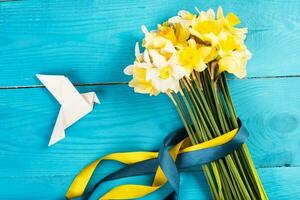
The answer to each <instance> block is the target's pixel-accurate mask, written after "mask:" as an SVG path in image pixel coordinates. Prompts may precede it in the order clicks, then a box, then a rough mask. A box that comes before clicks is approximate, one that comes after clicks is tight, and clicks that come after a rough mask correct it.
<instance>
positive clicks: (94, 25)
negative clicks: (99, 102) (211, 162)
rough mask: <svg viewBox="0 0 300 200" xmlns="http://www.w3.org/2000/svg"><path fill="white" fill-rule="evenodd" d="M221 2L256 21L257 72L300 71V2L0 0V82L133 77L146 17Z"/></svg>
mask: <svg viewBox="0 0 300 200" xmlns="http://www.w3.org/2000/svg"><path fill="white" fill-rule="evenodd" d="M219 5H222V6H223V7H224V10H225V11H226V12H228V11H233V12H235V13H237V14H238V15H239V16H240V18H241V20H242V22H243V24H242V25H243V26H248V27H249V30H250V33H249V38H248V41H247V44H248V46H249V48H250V50H251V51H252V52H253V59H252V60H251V62H250V63H249V65H248V72H249V76H250V77H252V76H277V75H280V76H282V75H297V74H300V68H299V67H298V65H299V58H300V56H299V55H300V54H299V51H298V50H297V49H298V46H299V45H300V34H299V24H298V23H297V22H298V21H299V19H300V16H299V15H298V14H299V12H300V2H299V1H294V0H289V1H283V0H273V1H260V0H254V1H243V2H241V1H237V0H234V1H221V0H216V1H198V0H184V1H173V0H153V1H142V0H126V1H116V0H115V1H112V0H98V1H92V2H90V1H75V2H74V1H15V2H2V3H1V4H0V27H1V31H0V39H1V40H0V45H1V49H0V57H1V59H0V68H1V73H0V86H2V87H3V86H15V85H35V84H40V83H39V82H38V81H37V80H36V78H35V77H34V74H36V73H51V74H65V75H67V76H68V77H70V79H71V80H72V81H73V82H77V83H87V82H107V81H126V80H128V77H125V76H124V75H123V73H122V69H123V68H124V67H125V66H126V65H128V64H130V63H131V62H132V60H133V52H134V51H133V49H134V43H135V42H136V41H140V40H141V39H142V33H141V31H140V26H141V25H142V24H146V25H147V26H150V27H154V26H155V24H157V23H161V22H163V21H164V20H166V19H167V18H168V17H171V16H173V15H175V14H176V13H177V11H178V10H181V9H187V10H190V11H193V12H194V7H195V6H197V7H199V8H201V9H207V8H210V7H212V8H214V9H216V8H217V6H219ZM21 11H22V12H21Z"/></svg>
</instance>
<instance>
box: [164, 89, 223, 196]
mask: <svg viewBox="0 0 300 200" xmlns="http://www.w3.org/2000/svg"><path fill="white" fill-rule="evenodd" d="M169 97H170V98H171V100H172V102H173V103H174V106H175V108H176V110H177V112H178V113H179V116H180V118H181V120H182V122H183V124H184V126H185V128H186V130H187V132H188V135H189V137H190V139H191V142H192V144H193V145H195V144H197V143H198V142H197V140H196V139H195V138H194V137H193V136H194V135H195V134H194V133H193V132H192V129H191V127H190V126H189V122H188V119H187V117H186V114H185V112H184V110H183V109H182V103H181V101H180V99H179V97H178V96H177V94H169ZM202 169H203V172H204V174H205V178H206V180H207V182H208V184H209V187H210V190H211V193H212V197H213V199H216V200H219V197H218V192H217V189H216V186H215V182H214V180H213V176H212V175H211V172H210V169H209V167H208V166H207V165H203V166H202Z"/></svg>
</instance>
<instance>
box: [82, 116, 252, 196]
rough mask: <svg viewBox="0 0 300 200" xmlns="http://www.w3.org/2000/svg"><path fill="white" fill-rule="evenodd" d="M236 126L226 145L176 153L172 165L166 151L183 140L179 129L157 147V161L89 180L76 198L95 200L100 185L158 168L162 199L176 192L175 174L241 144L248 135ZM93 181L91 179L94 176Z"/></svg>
mask: <svg viewBox="0 0 300 200" xmlns="http://www.w3.org/2000/svg"><path fill="white" fill-rule="evenodd" d="M239 124H240V129H239V131H238V133H237V134H236V135H235V137H234V138H233V139H232V140H231V141H230V142H227V143H226V144H223V145H219V146H216V147H211V148H207V149H202V150H197V151H192V152H186V153H182V154H179V155H178V158H177V159H176V162H174V160H173V159H172V157H171V155H170V154H169V151H168V150H169V148H170V147H172V146H173V145H175V144H177V143H178V142H180V141H181V140H183V139H184V138H185V137H187V133H186V132H185V131H184V130H183V129H182V130H180V131H177V132H175V133H172V134H170V135H169V136H167V137H166V138H165V140H164V143H163V145H162V147H161V148H160V151H159V156H158V158H156V159H150V160H146V161H142V162H139V163H136V164H133V165H128V166H125V167H123V168H121V169H119V170H117V171H116V172H114V173H112V174H110V175H108V176H106V177H104V178H102V179H101V178H99V179H100V180H99V179H98V180H99V181H98V182H97V184H96V185H93V181H90V182H89V184H88V185H87V188H86V193H85V194H86V195H85V196H84V197H81V198H80V199H89V200H93V199H97V197H99V196H100V195H98V194H100V185H101V183H104V182H106V181H111V180H116V179H121V178H125V177H132V176H139V175H147V174H154V173H155V172H156V170H157V168H158V166H160V167H161V168H162V170H163V172H164V174H165V176H166V177H167V178H168V184H166V185H165V186H164V187H162V188H161V189H160V190H162V191H160V192H162V193H163V194H164V195H163V196H164V198H165V197H167V196H170V194H172V193H173V192H175V193H178V192H179V183H180V176H179V171H181V170H186V169H189V168H192V167H196V166H200V165H203V164H207V163H210V162H212V161H215V160H218V159H220V158H223V157H225V156H226V155H228V154H230V153H231V152H233V151H234V150H236V149H238V148H239V147H240V146H241V145H242V144H243V143H245V141H246V139H247V138H248V136H249V133H248V131H247V129H246V128H245V127H244V126H243V125H242V123H241V122H240V121H239ZM97 170H98V168H97V169H96V171H95V172H94V174H97ZM93 178H94V179H95V177H93ZM77 199H78V198H77Z"/></svg>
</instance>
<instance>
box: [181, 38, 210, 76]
mask: <svg viewBox="0 0 300 200" xmlns="http://www.w3.org/2000/svg"><path fill="white" fill-rule="evenodd" d="M210 52H211V48H210V47H207V46H200V47H197V44H196V42H195V40H193V39H191V40H189V45H188V46H187V47H185V48H184V49H181V50H180V51H179V52H178V60H179V63H180V65H181V66H183V68H184V69H185V70H186V72H187V75H188V76H189V75H190V74H191V73H192V71H193V70H195V71H199V72H200V71H203V70H204V69H206V67H207V66H206V64H205V59H206V57H207V56H208V55H209V54H210Z"/></svg>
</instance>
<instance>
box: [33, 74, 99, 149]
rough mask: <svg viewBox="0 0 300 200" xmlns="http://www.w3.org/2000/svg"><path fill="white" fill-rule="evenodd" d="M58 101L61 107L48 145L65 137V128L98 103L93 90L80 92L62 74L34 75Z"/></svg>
mask: <svg viewBox="0 0 300 200" xmlns="http://www.w3.org/2000/svg"><path fill="white" fill-rule="evenodd" d="M36 76H37V77H38V79H39V80H40V81H41V82H42V83H43V85H45V87H46V88H47V89H48V90H49V91H50V92H51V94H52V95H53V96H54V97H55V98H56V99H57V101H58V102H59V103H60V105H61V108H60V110H59V113H58V117H57V120H56V123H55V126H54V129H53V132H52V135H51V139H50V141H49V146H50V145H52V144H54V143H56V142H58V141H60V140H62V139H64V138H65V129H66V128H68V127H69V126H71V125H72V124H74V123H75V122H76V121H78V120H79V119H80V118H82V117H84V116H85V115H86V114H88V113H89V112H91V111H92V110H93V105H94V102H95V103H100V102H99V99H98V97H97V95H96V93H95V92H88V93H84V94H80V93H79V92H78V91H77V90H76V88H75V87H74V86H73V85H72V83H71V82H70V80H69V79H68V78H67V77H65V76H62V75H42V74H37V75H36Z"/></svg>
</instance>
